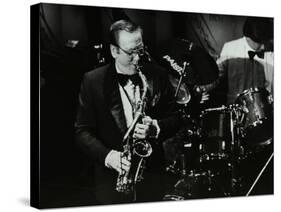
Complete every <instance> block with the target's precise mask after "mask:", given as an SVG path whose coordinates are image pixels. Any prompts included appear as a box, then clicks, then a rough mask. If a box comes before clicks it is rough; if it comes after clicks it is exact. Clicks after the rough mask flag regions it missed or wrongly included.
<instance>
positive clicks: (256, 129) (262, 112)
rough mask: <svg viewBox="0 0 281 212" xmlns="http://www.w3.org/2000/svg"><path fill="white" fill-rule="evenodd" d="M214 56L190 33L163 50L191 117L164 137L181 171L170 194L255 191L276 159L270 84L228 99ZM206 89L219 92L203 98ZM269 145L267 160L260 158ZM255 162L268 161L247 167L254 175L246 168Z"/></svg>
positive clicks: (169, 163) (170, 163)
mask: <svg viewBox="0 0 281 212" xmlns="http://www.w3.org/2000/svg"><path fill="white" fill-rule="evenodd" d="M195 58H202V60H194V59H195ZM211 61H213V58H212V57H210V56H209V55H208V54H207V53H206V52H205V50H204V49H202V48H200V47H198V46H197V45H195V44H194V43H193V42H191V41H187V40H184V39H179V40H175V41H172V42H169V44H168V47H167V49H166V51H164V54H163V56H162V63H161V65H163V67H165V68H166V69H167V70H168V71H169V72H168V74H169V80H170V82H171V84H172V86H173V87H174V89H175V95H174V97H175V100H176V102H177V105H178V106H179V111H180V112H181V113H182V116H183V117H184V120H185V121H184V122H185V124H184V127H183V128H182V129H181V130H180V131H179V132H178V133H177V134H176V135H175V136H174V137H173V138H169V139H167V140H166V141H164V142H163V148H164V153H165V156H166V171H167V173H168V174H171V175H172V176H175V180H174V181H175V183H174V184H173V185H172V186H171V187H172V188H171V191H169V192H167V194H166V195H165V197H164V200H182V199H190V198H204V197H220V196H221V197H224V196H237V195H238V196H241V195H244V194H245V195H246V194H247V195H249V194H251V192H252V189H253V187H254V186H255V183H256V182H257V181H258V180H259V177H260V176H261V175H262V173H263V171H264V170H265V168H266V167H267V166H268V164H269V162H271V160H272V157H273V98H272V96H271V95H270V94H269V92H268V91H267V90H266V89H265V88H256V87H252V88H249V89H246V90H245V91H243V92H241V93H240V94H238V95H237V97H236V101H235V102H234V103H233V104H230V105H223V103H224V102H225V100H224V98H223V97H222V98H220V97H219V95H220V94H219V92H217V93H216V88H218V89H221V90H224V88H220V87H216V86H217V85H218V84H216V80H217V79H218V70H217V66H216V65H215V62H214V63H212V62H211ZM180 64H183V65H182V66H181V65H180ZM205 92H209V93H212V94H213V95H214V96H216V98H212V97H211V98H210V99H209V100H211V101H208V102H205V103H204V102H203V103H202V102H201V101H198V100H200V95H201V96H202V95H203V94H204V93H205ZM194 97H195V98H194ZM198 97H199V98H198ZM202 99H203V98H201V100H202ZM194 102H195V104H194ZM199 102H200V103H199ZM193 111H195V114H194V112H193ZM265 151H266V154H264V155H266V157H265V158H266V160H265V161H266V163H264V162H265V161H264V160H260V158H258V157H259V156H258V155H263V153H264V152H265ZM260 153H261V154H260ZM267 154H269V155H270V154H271V155H270V156H269V157H267V156H268V155H267ZM255 163H260V164H262V167H260V166H257V167H258V168H257V170H258V174H257V173H255V170H254V171H253V173H252V172H249V173H250V174H248V173H247V174H248V175H253V176H254V179H253V177H252V176H250V177H248V176H246V175H247V174H245V173H246V172H247V171H248V170H250V169H251V168H252V167H254V165H252V164H255ZM253 169H254V168H252V170H253ZM252 170H251V171H252ZM256 176H258V177H256ZM248 179H250V180H248ZM172 181H173V180H172ZM253 182H254V183H253ZM249 188H250V189H249Z"/></svg>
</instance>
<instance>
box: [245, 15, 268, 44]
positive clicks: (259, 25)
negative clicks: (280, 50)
mask: <svg viewBox="0 0 281 212" xmlns="http://www.w3.org/2000/svg"><path fill="white" fill-rule="evenodd" d="M243 34H244V36H246V37H249V38H251V39H252V40H253V41H255V42H257V43H266V42H267V41H269V40H271V39H273V19H272V18H262V17H248V18H247V19H246V21H245V23H244V27H243Z"/></svg>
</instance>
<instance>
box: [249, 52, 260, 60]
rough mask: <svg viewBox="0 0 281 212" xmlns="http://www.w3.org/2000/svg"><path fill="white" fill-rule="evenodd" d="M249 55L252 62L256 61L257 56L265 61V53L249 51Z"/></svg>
mask: <svg viewBox="0 0 281 212" xmlns="http://www.w3.org/2000/svg"><path fill="white" fill-rule="evenodd" d="M248 55H249V58H250V59H251V60H253V59H254V57H255V55H257V56H258V57H259V58H261V59H263V58H264V51H258V52H254V51H248Z"/></svg>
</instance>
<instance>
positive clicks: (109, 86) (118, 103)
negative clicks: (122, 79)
mask: <svg viewBox="0 0 281 212" xmlns="http://www.w3.org/2000/svg"><path fill="white" fill-rule="evenodd" d="M107 71H108V72H107V75H106V78H105V83H104V85H105V87H104V90H105V98H106V99H107V105H108V109H109V110H110V113H111V115H112V116H113V119H114V121H115V123H116V125H117V127H118V128H119V130H120V132H121V134H122V135H124V134H125V132H126V130H127V126H126V119H125V114H124V109H123V105H122V100H121V95H120V92H119V86H118V81H117V73H116V70H115V66H114V64H112V65H110V66H109V69H108V70H107Z"/></svg>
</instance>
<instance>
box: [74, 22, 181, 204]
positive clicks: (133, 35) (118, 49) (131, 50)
mask: <svg viewBox="0 0 281 212" xmlns="http://www.w3.org/2000/svg"><path fill="white" fill-rule="evenodd" d="M110 52H111V55H112V57H113V59H114V62H113V63H111V64H108V65H105V66H103V67H100V68H97V69H95V70H93V71H90V72H88V73H86V74H85V76H84V79H83V81H82V84H81V90H80V95H79V105H78V114H77V120H76V124H75V127H76V136H77V142H78V144H79V146H80V147H81V148H82V149H83V150H84V151H85V152H86V153H87V154H88V156H89V158H90V160H91V162H92V163H93V164H94V177H93V179H94V193H95V198H96V200H97V202H98V203H100V204H110V203H127V202H132V201H139V202H142V201H156V200H161V199H162V197H163V196H162V195H163V194H164V192H165V191H161V189H163V187H164V186H163V179H162V178H163V175H162V174H161V173H160V172H161V170H162V168H164V154H163V150H162V145H161V143H160V142H159V141H161V139H163V138H166V137H168V136H170V135H172V134H173V133H174V132H176V130H177V129H178V128H179V125H180V122H181V118H180V116H179V114H178V113H176V112H174V109H175V108H174V98H173V94H174V93H173V89H172V87H171V85H170V84H169V81H168V78H167V76H166V75H165V72H164V71H163V70H162V69H161V68H160V67H159V66H157V65H156V64H153V63H146V62H142V60H143V58H145V57H148V53H147V52H146V50H145V46H144V42H143V31H142V29H141V27H140V26H138V25H135V24H134V23H132V22H131V21H127V20H120V21H117V22H115V23H113V24H112V25H111V27H110ZM144 100H145V105H144V104H143V102H144ZM140 102H141V104H140ZM140 106H141V107H143V108H142V114H141V118H138V121H137V122H136V123H134V121H135V120H136V119H135V117H136V116H137V115H139V112H140V110H139V107H140ZM128 130H129V131H130V132H129V133H130V136H131V137H132V138H133V140H135V141H138V140H139V141H142V140H146V141H147V142H149V144H151V148H152V149H153V152H152V154H151V156H149V157H148V158H147V161H146V162H147V163H146V169H145V170H144V175H143V178H144V180H143V182H142V184H141V186H140V189H138V188H137V195H136V196H135V195H134V194H133V193H130V192H129V193H126V192H120V191H119V192H118V189H116V185H117V178H118V177H119V176H121V175H124V173H126V172H128V171H129V170H130V169H131V165H132V164H131V159H130V157H127V156H126V155H125V154H126V153H125V149H124V148H125V147H126V145H125V143H124V141H125V140H126V138H125V137H126V133H128ZM145 145H146V144H145ZM145 145H144V146H145ZM149 151H151V150H149ZM149 173H152V174H149ZM157 184H158V187H159V188H158V187H157V188H156V189H154V188H153V186H154V185H156V186H157ZM135 197H136V198H135Z"/></svg>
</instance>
